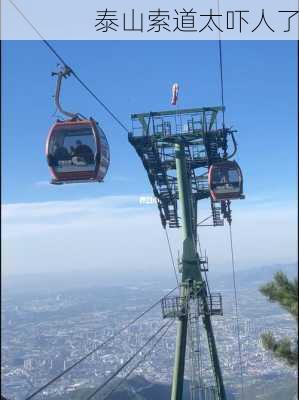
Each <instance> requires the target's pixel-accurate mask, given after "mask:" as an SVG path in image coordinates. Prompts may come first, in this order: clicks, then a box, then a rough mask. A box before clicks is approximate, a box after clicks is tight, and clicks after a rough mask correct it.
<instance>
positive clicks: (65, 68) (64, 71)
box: [52, 65, 79, 118]
mask: <svg viewBox="0 0 299 400" xmlns="http://www.w3.org/2000/svg"><path fill="white" fill-rule="evenodd" d="M71 73H72V70H71V68H69V67H68V66H66V65H64V66H63V68H62V69H60V71H58V72H52V76H55V75H57V83H56V92H55V104H56V107H57V109H58V110H59V111H60V112H61V114H63V115H65V116H67V117H70V118H78V115H79V114H78V113H73V112H69V111H65V110H64V109H63V108H62V106H61V104H60V93H61V83H62V79H63V78H67V77H68V76H70V75H71Z"/></svg>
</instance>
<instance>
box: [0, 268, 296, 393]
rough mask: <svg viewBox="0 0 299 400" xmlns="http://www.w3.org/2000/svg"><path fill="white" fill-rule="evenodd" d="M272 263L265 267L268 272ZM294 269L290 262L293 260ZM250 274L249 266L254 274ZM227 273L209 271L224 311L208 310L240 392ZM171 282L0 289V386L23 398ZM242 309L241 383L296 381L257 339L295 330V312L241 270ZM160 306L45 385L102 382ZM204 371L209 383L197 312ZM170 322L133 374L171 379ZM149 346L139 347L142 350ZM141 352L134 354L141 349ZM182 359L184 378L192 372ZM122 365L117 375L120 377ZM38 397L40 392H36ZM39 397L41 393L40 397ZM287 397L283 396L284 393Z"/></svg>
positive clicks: (156, 320) (153, 326) (147, 330)
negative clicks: (262, 291)
mask: <svg viewBox="0 0 299 400" xmlns="http://www.w3.org/2000/svg"><path fill="white" fill-rule="evenodd" d="M272 270H273V268H272V269H271V268H269V279H271V273H272ZM294 271H295V266H294ZM251 275H252V276H254V275H253V274H251ZM227 279H228V277H224V279H222V278H220V279H214V281H215V282H212V283H213V289H215V290H213V291H219V292H221V293H222V299H223V311H224V315H223V317H222V316H215V317H213V320H212V322H213V327H214V331H215V336H216V342H217V348H218V352H219V358H220V361H221V366H222V370H223V377H224V381H225V385H226V387H227V388H228V389H229V391H230V392H231V393H232V396H234V395H235V396H236V397H232V398H237V396H238V394H239V393H240V388H241V386H240V360H239V357H238V344H237V331H236V329H237V325H236V318H235V311H234V297H233V291H232V290H231V288H227V285H226V282H227ZM171 289H172V287H171V286H168V285H167V286H166V284H163V283H161V284H160V285H158V284H157V283H156V282H150V281H144V282H142V283H141V284H140V285H138V286H137V285H134V286H122V287H121V286H117V287H113V286H111V287H109V286H106V287H101V286H100V285H99V286H94V287H89V288H87V287H83V288H73V289H68V290H63V291H55V290H49V291H47V292H44V293H39V292H36V291H33V292H32V293H31V292H30V291H27V292H24V293H20V291H18V292H16V293H14V292H13V290H12V289H11V288H9V289H7V290H5V291H4V295H3V296H2V332H1V333H2V344H1V350H2V366H1V375H2V394H3V395H4V396H6V397H7V398H8V399H10V400H23V399H24V398H25V397H26V396H28V395H29V394H30V393H32V392H33V391H34V390H35V389H37V388H39V387H40V386H42V385H43V384H45V383H46V382H47V381H49V380H50V379H51V378H53V377H54V376H55V375H57V374H58V373H60V372H61V371H63V370H65V369H66V368H68V367H69V366H70V365H72V364H73V363H74V362H75V361H77V360H78V359H79V358H81V357H82V356H83V355H84V354H86V353H88V352H90V351H91V350H93V349H95V348H96V347H97V346H99V345H100V344H101V343H103V342H104V341H105V340H107V339H108V338H109V337H110V336H112V335H113V334H115V333H116V332H117V331H118V330H119V329H120V328H121V327H123V326H125V325H126V324H128V322H130V321H131V320H133V319H134V318H135V317H136V316H137V315H139V314H140V313H141V312H142V311H143V310H145V309H147V308H148V307H149V306H150V305H151V304H153V303H155V302H156V301H157V300H158V299H159V298H161V297H162V296H163V295H165V294H166V293H167V292H169V291H170V290H171ZM239 310H240V334H241V348H242V353H241V354H242V363H243V371H244V383H245V388H246V387H250V386H252V385H258V384H259V383H262V382H272V381H273V382H274V381H276V382H277V379H278V378H279V379H281V378H285V379H286V380H287V381H288V380H290V381H292V380H294V384H295V382H296V377H295V371H294V370H292V369H291V368H287V367H285V366H282V364H281V363H280V362H278V361H277V360H275V359H273V357H272V356H271V354H270V353H269V352H266V351H265V350H264V349H263V347H262V345H261V334H262V333H265V332H266V331H268V330H271V331H272V332H273V333H274V335H275V336H276V337H284V336H290V337H293V336H295V335H296V324H295V321H294V320H293V319H292V317H291V316H290V315H289V314H287V313H286V312H285V311H284V310H282V309H281V308H279V307H278V306H277V305H275V304H272V303H269V302H268V301H267V300H266V299H265V298H264V297H263V296H262V295H261V294H260V292H259V283H257V282H256V281H253V280H251V281H250V279H249V280H248V277H246V274H244V276H243V277H242V273H240V276H239ZM164 322H165V321H163V319H162V316H161V306H160V305H159V304H158V305H157V306H156V307H155V308H154V309H153V310H152V311H151V312H149V313H147V314H146V315H145V316H144V317H143V318H141V319H140V320H138V321H137V322H136V323H135V324H133V325H131V326H130V327H129V328H128V329H126V330H125V331H123V332H122V334H121V335H119V336H117V337H116V338H115V339H114V340H112V341H111V342H109V343H108V344H107V345H105V346H103V348H100V349H99V350H98V351H97V352H95V353H93V354H92V356H91V357H89V358H88V359H87V360H85V361H84V362H83V363H81V364H80V365H78V366H77V367H76V368H74V369H72V370H71V371H70V372H69V373H68V374H65V376H64V377H63V378H61V379H60V380H58V381H57V382H55V383H54V384H53V385H51V386H49V387H48V388H47V389H45V390H44V392H43V395H47V396H46V397H48V396H49V397H52V395H60V394H66V393H72V392H75V391H76V390H77V389H78V388H91V387H97V386H99V385H100V384H101V383H102V382H103V381H104V380H105V379H107V377H109V375H110V374H111V373H113V371H114V370H116V369H117V367H119V366H120V365H122V364H124V363H125V362H126V360H127V359H128V358H129V357H130V356H131V355H132V354H134V353H135V352H136V351H137V350H138V348H139V347H141V346H142V344H143V343H145V342H146V340H148V338H149V337H150V336H151V335H152V334H153V333H154V332H155V331H157V329H158V328H159V327H160V326H161V325H162V324H163V323H164ZM198 324H199V332H200V335H201V336H200V348H199V351H200V354H201V363H200V365H201V371H200V373H201V375H202V377H203V380H204V381H205V382H206V384H211V385H212V380H211V378H212V375H211V365H210V361H209V353H208V348H207V343H206V337H205V332H204V330H203V329H202V322H201V320H200V319H199V321H198ZM175 336H176V324H175V323H174V324H173V325H172V326H171V328H170V329H169V331H168V332H167V334H166V335H165V336H164V337H163V339H162V340H161V342H160V343H159V344H158V345H157V347H156V348H155V349H154V350H153V352H152V353H151V354H150V355H149V356H148V357H146V358H145V359H144V361H143V362H141V363H140V365H139V366H138V368H137V369H136V370H135V371H134V374H135V375H139V376H142V377H144V378H145V379H146V380H147V381H150V382H157V383H163V384H167V385H170V384H171V378H172V370H173V362H174V352H175ZM145 351H146V349H145V350H144V352H145ZM144 352H143V353H140V354H139V358H142V356H144ZM190 369H191V368H190V363H187V368H186V374H185V375H186V379H187V380H188V379H190V373H191V372H190ZM127 371H128V370H124V372H123V373H122V374H120V375H119V376H118V377H120V378H121V377H122V376H124V375H125V374H126V372H127ZM37 398H38V397H37ZM43 398H44V397H43ZM286 400H287V399H286Z"/></svg>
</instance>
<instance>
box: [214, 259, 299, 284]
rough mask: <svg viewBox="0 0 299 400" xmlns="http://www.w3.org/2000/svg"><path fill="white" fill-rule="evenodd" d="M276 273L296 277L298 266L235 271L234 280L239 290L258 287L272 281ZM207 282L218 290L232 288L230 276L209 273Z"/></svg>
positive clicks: (274, 266)
mask: <svg viewBox="0 0 299 400" xmlns="http://www.w3.org/2000/svg"><path fill="white" fill-rule="evenodd" d="M277 271H283V272H284V273H285V274H286V275H287V276H288V277H289V278H291V279H293V278H295V277H296V276H298V264H297V263H292V264H277V265H269V266H262V267H256V268H250V269H246V270H238V269H237V270H236V280H237V284H238V287H239V288H252V287H259V286H261V285H262V284H264V283H266V282H269V281H271V280H272V279H273V275H274V274H275V272H277ZM208 279H209V282H211V283H212V284H213V286H214V287H217V288H219V289H221V288H229V287H231V286H232V274H227V273H226V274H223V275H216V274H215V273H213V271H211V272H210V273H209V276H208Z"/></svg>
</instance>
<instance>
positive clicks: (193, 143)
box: [129, 107, 235, 400]
mask: <svg viewBox="0 0 299 400" xmlns="http://www.w3.org/2000/svg"><path fill="white" fill-rule="evenodd" d="M223 111H224V109H223V107H206V108H194V109H184V110H171V111H163V112H150V113H143V114H133V115H132V116H131V118H132V123H133V133H131V134H129V141H130V143H131V144H132V145H133V146H134V148H135V150H136V152H137V154H138V155H139V157H140V158H141V160H142V163H143V166H144V168H145V169H146V171H147V174H148V178H149V181H150V183H151V185H152V188H153V193H154V195H155V197H156V198H157V204H158V208H159V212H160V217H161V222H162V225H163V227H164V228H166V226H167V225H168V226H169V227H170V228H179V227H180V226H181V227H182V240H183V243H182V244H183V254H182V259H181V262H180V272H181V283H180V287H179V290H180V292H179V295H178V296H176V297H165V298H164V299H163V301H162V315H163V318H176V319H177V339H176V351H175V365H174V371H173V381H172V393H171V400H181V399H182V395H183V384H184V371H185V359H186V347H187V338H188V334H189V342H190V343H189V344H190V347H191V348H190V351H191V359H192V360H191V363H192V376H193V379H192V387H191V397H192V400H195V399H196V400H210V399H211V400H226V394H225V388H224V383H223V378H222V372H221V367H220V362H219V358H218V353H217V347H216V341H215V336H214V333H213V327H212V322H211V317H212V316H213V315H223V310H222V298H221V295H220V293H214V294H212V293H210V290H209V286H208V283H207V279H206V271H207V269H208V260H207V257H206V256H204V257H203V256H202V255H199V254H198V252H197V241H198V240H197V226H198V221H197V206H198V201H199V200H202V199H207V198H210V191H209V188H208V168H209V166H210V165H211V164H212V163H213V162H217V161H221V160H222V159H223V158H227V150H228V145H227V142H228V140H227V139H228V137H229V136H232V138H233V143H234V145H235V140H234V137H233V131H232V130H230V129H227V128H224V127H221V128H218V127H217V115H218V114H219V112H223ZM234 152H235V151H234ZM178 205H179V206H178ZM179 208H180V216H179V212H178V209H179ZM211 210H212V220H213V223H212V225H214V226H221V225H223V222H224V218H226V219H228V221H230V220H231V213H230V202H229V201H228V200H222V201H220V202H219V201H213V200H212V199H211ZM199 317H200V318H202V321H203V326H204V328H205V331H206V336H207V342H208V349H209V355H210V360H211V365H212V370H213V377H214V385H213V386H210V387H208V386H206V385H205V383H204V382H203V381H202V379H201V377H198V379H197V378H196V375H197V372H198V371H196V369H197V368H198V367H197V362H196V355H195V354H194V351H193V350H194V349H193V350H192V343H194V340H196V333H195V332H196V331H195V330H194V331H193V328H192V326H194V325H196V321H198V318H199ZM194 321H195V324H194Z"/></svg>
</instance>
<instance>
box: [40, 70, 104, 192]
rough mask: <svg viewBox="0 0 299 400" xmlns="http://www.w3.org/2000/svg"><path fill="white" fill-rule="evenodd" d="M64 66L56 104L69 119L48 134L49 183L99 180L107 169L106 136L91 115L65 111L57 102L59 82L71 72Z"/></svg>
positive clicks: (59, 73) (55, 126)
mask: <svg viewBox="0 0 299 400" xmlns="http://www.w3.org/2000/svg"><path fill="white" fill-rule="evenodd" d="M70 73H71V70H70V69H68V68H67V67H65V68H64V70H63V71H60V72H58V74H57V75H58V79H57V88H56V95H55V103H56V106H57V108H58V110H59V111H60V112H61V113H62V114H64V115H66V116H68V117H71V119H69V120H66V121H59V120H58V121H57V122H56V123H55V124H54V125H53V126H52V128H51V129H50V132H49V134H48V138H47V143H46V157H47V161H48V165H49V168H50V171H51V173H52V175H53V179H52V181H51V183H53V184H62V183H78V182H101V181H102V180H103V179H104V177H105V175H106V173H107V170H108V167H109V161H110V153H109V145H108V142H107V139H106V136H105V134H104V132H103V131H102V129H101V128H100V127H99V125H98V123H97V122H96V121H94V120H93V119H92V118H90V119H86V118H80V117H79V115H78V114H75V113H70V112H67V111H64V110H63V109H62V107H61V105H60V102H59V96H60V89H61V81H62V78H63V77H66V76H68V75H70Z"/></svg>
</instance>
